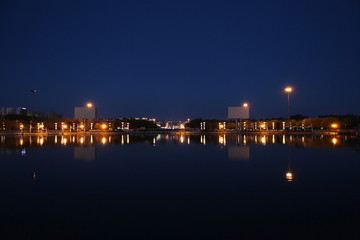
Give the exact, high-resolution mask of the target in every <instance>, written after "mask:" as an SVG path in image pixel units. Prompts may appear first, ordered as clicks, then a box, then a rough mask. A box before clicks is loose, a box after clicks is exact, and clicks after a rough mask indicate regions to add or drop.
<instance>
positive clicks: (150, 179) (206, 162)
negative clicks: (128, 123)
mask: <svg viewBox="0 0 360 240" xmlns="http://www.w3.org/2000/svg"><path fill="white" fill-rule="evenodd" d="M359 156H360V151H359V143H358V141H357V140H356V139H352V138H350V137H346V136H301V135H294V136H290V135H286V136H285V135H126V134H125V135H104V136H101V135H97V136H81V135H77V136H32V137H29V136H23V137H21V136H0V169H1V174H0V180H1V181H0V187H1V189H2V191H1V192H2V196H1V198H0V210H1V214H0V220H1V226H0V237H1V238H2V239H16V238H22V239H38V238H39V237H40V238H41V237H43V238H48V239H64V238H67V239H80V238H84V239H85V238H87V239H111V238H114V239H120V238H122V239H128V238H140V239H159V238H166V239H189V238H197V239H206V238H213V239H269V238H272V239H359V238H360V230H359V228H358V226H359V224H360V205H359V200H360V191H359V189H360V179H359V172H360V158H359ZM289 173H290V175H289ZM287 174H288V175H287Z"/></svg>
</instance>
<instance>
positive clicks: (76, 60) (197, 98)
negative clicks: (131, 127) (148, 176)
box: [0, 0, 360, 119]
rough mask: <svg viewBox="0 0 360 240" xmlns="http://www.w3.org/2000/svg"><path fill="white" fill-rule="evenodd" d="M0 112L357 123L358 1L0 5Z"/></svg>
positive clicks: (359, 70)
mask: <svg viewBox="0 0 360 240" xmlns="http://www.w3.org/2000/svg"><path fill="white" fill-rule="evenodd" d="M0 79H1V95H0V106H29V105H31V93H30V89H38V93H37V96H36V104H35V106H36V108H37V110H41V111H50V110H52V111H56V112H60V113H63V114H64V115H65V116H72V113H73V107H74V106H82V105H83V104H85V103H86V102H87V101H92V102H93V103H94V104H95V105H97V106H98V109H99V113H100V116H101V117H125V116H134V117H137V116H138V117H142V116H147V117H155V118H158V119H186V118H195V117H203V118H224V117H226V107H227V106H236V105H240V104H242V103H243V102H244V101H247V102H249V103H250V106H251V115H252V117H256V118H259V117H278V116H284V117H285V116H286V115H287V98H286V94H284V92H283V88H284V87H285V86H286V85H292V86H293V87H294V89H295V91H294V93H293V94H292V95H291V112H292V113H302V114H305V115H309V116H316V115H318V114H345V113H353V114H360V107H359V106H360V105H359V103H360V2H359V1H357V0H342V1H340V0H339V1H331V0H327V1H313V0H312V1H304V0H301V1H296V0H294V1H287V0H286V1H268V0H267V1H256V0H252V1H245V0H244V1H240V0H236V1H209V0H206V1H64V0H60V1H47V0H46V1H28V0H24V1H16V0H9V1H4V0H3V1H1V3H0Z"/></svg>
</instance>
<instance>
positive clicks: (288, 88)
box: [284, 87, 293, 93]
mask: <svg viewBox="0 0 360 240" xmlns="http://www.w3.org/2000/svg"><path fill="white" fill-rule="evenodd" d="M284 90H285V92H287V93H291V92H292V90H293V89H292V87H286V88H285V89H284Z"/></svg>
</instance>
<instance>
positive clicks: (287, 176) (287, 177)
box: [285, 171, 293, 182]
mask: <svg viewBox="0 0 360 240" xmlns="http://www.w3.org/2000/svg"><path fill="white" fill-rule="evenodd" d="M285 177H286V180H288V181H289V182H291V181H292V180H293V175H292V173H291V172H290V171H289V172H287V173H286V175H285Z"/></svg>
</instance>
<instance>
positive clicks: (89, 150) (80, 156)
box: [74, 145, 96, 161]
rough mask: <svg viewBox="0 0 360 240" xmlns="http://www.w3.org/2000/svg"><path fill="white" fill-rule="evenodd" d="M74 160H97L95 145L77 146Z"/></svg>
mask: <svg viewBox="0 0 360 240" xmlns="http://www.w3.org/2000/svg"><path fill="white" fill-rule="evenodd" d="M74 159H77V160H85V161H93V160H96V147H95V146H94V145H87V146H75V147H74Z"/></svg>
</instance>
